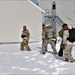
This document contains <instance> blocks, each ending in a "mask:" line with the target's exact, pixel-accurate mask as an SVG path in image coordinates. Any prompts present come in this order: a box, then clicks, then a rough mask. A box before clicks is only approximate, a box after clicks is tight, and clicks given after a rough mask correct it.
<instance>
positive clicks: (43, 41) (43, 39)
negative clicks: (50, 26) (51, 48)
mask: <svg viewBox="0 0 75 75" xmlns="http://www.w3.org/2000/svg"><path fill="white" fill-rule="evenodd" d="M45 35H46V25H45V24H44V23H43V24H42V52H43V53H44V51H43V50H46V51H47V46H46V47H45V49H44V44H45V40H46V37H45Z"/></svg>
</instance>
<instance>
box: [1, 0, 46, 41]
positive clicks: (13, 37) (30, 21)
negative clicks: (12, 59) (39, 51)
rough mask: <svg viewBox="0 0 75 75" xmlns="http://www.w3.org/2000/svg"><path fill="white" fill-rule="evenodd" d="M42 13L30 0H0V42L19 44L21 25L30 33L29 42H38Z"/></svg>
mask: <svg viewBox="0 0 75 75" xmlns="http://www.w3.org/2000/svg"><path fill="white" fill-rule="evenodd" d="M43 13H45V12H44V10H42V9H41V8H40V7H38V6H37V5H36V4H34V3H33V2H31V1H30V0H0V42H21V32H22V27H23V25H26V26H27V28H28V29H29V31H30V34H31V36H30V41H40V40H41V31H42V30H41V29H42V27H41V25H42V22H43Z"/></svg>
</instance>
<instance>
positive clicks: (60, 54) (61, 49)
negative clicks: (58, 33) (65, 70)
mask: <svg viewBox="0 0 75 75" xmlns="http://www.w3.org/2000/svg"><path fill="white" fill-rule="evenodd" d="M63 49H64V48H63V42H61V44H60V50H59V52H58V55H59V56H63Z"/></svg>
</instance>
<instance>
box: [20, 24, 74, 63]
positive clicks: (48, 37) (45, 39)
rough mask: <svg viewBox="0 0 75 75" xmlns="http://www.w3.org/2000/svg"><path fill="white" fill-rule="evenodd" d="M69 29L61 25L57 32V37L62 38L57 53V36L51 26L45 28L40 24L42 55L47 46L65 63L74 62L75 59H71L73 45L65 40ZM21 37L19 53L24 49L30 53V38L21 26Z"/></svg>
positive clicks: (24, 27)
mask: <svg viewBox="0 0 75 75" xmlns="http://www.w3.org/2000/svg"><path fill="white" fill-rule="evenodd" d="M68 30H69V28H68V25H67V24H63V25H62V29H61V30H60V31H59V32H58V33H59V36H60V37H61V38H62V42H61V45H60V50H59V52H58V53H57V50H56V42H57V35H56V31H55V30H54V29H53V27H52V26H51V25H49V26H46V25H45V24H44V23H43V24H42V54H45V53H46V52H47V51H48V49H47V47H48V44H50V45H51V47H52V50H53V54H58V55H59V56H64V58H65V61H70V62H75V59H74V58H73V57H72V54H71V53H72V47H73V43H72V42H70V41H69V40H67V38H68V36H69V32H68ZM21 37H22V38H23V40H22V42H21V51H24V47H26V48H27V51H31V49H30V47H29V45H28V42H29V38H30V32H29V30H28V29H27V27H26V26H23V31H22V35H21Z"/></svg>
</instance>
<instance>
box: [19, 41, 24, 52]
mask: <svg viewBox="0 0 75 75" xmlns="http://www.w3.org/2000/svg"><path fill="white" fill-rule="evenodd" d="M20 46H21V51H24V42H23V41H22V42H21V45H20Z"/></svg>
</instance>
